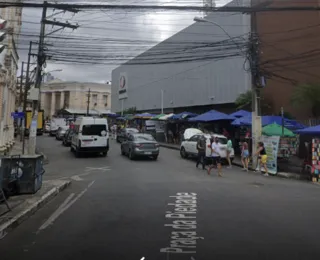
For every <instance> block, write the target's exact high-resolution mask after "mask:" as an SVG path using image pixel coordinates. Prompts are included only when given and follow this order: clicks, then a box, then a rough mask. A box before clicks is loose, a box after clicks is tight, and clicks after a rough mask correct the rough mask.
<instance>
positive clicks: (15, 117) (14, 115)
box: [11, 112, 24, 119]
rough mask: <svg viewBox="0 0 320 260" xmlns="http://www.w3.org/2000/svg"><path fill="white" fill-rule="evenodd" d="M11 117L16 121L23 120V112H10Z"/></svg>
mask: <svg viewBox="0 0 320 260" xmlns="http://www.w3.org/2000/svg"><path fill="white" fill-rule="evenodd" d="M11 116H12V117H13V118H14V119H18V118H24V112H12V113H11Z"/></svg>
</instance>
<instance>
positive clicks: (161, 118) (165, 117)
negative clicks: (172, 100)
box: [159, 113, 174, 120]
mask: <svg viewBox="0 0 320 260" xmlns="http://www.w3.org/2000/svg"><path fill="white" fill-rule="evenodd" d="M173 115H174V114H172V113H171V114H168V115H164V116H162V117H160V118H159V120H168V118H170V117H172V116H173Z"/></svg>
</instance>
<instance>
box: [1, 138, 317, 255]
mask: <svg viewBox="0 0 320 260" xmlns="http://www.w3.org/2000/svg"><path fill="white" fill-rule="evenodd" d="M38 144H39V146H40V148H41V150H42V151H44V152H45V153H47V155H48V157H49V160H50V163H49V165H47V172H46V179H57V178H72V179H73V184H72V186H71V187H70V188H68V189H67V190H66V191H64V192H63V193H61V194H60V195H59V196H57V197H56V198H55V199H54V200H53V201H51V202H50V203H49V204H48V205H46V206H45V207H43V208H42V209H41V210H39V211H38V212H37V213H36V214H35V215H34V216H32V217H31V218H30V219H28V220H27V221H25V222H24V223H23V224H22V225H20V226H19V227H17V228H16V229H15V230H14V231H13V232H11V233H9V234H8V235H7V236H6V237H4V238H3V239H2V240H0V254H1V259H4V260H16V259H33V260H43V259H45V260H71V259H73V260H87V259H94V258H98V259H108V260H109V259H110V260H117V259H119V260H126V259H128V260H141V259H143V257H144V259H145V260H180V259H183V260H184V259H186V260H205V259H208V260H209V259H210V260H212V259H247V260H249V259H254V260H257V259H259V260H263V259H272V260H276V259H281V260H283V259H290V260H295V259H304V260H305V259H308V260H311V259H317V260H318V259H320V251H319V236H320V207H319V205H320V186H319V185H314V184H310V183H305V182H301V181H293V180H285V179H280V178H276V177H262V176H259V175H257V174H254V173H245V172H241V171H240V169H239V168H233V169H232V170H227V169H225V170H224V177H222V178H219V177H218V176H217V175H216V173H215V172H212V175H211V176H208V175H207V174H206V173H205V172H204V171H202V170H200V169H196V168H195V163H194V162H193V161H188V160H183V159H181V158H180V157H179V153H178V152H177V151H174V150H169V149H165V148H162V149H161V154H160V156H159V159H158V161H151V160H137V161H130V160H129V159H128V158H126V157H123V156H121V155H120V148H119V145H118V144H116V143H114V142H111V145H112V149H111V151H110V153H109V155H108V157H107V158H103V157H98V158H97V157H91V158H81V159H76V158H75V157H74V156H73V155H72V154H71V153H70V152H69V148H64V147H62V146H61V144H60V142H57V141H55V140H54V138H49V137H46V136H44V137H42V138H39V139H38ZM171 196H176V197H171ZM170 204H172V205H170ZM161 251H162V252H161ZM168 252H175V253H168Z"/></svg>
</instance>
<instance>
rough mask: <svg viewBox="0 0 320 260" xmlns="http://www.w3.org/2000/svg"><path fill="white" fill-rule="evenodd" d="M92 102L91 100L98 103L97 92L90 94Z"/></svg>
mask: <svg viewBox="0 0 320 260" xmlns="http://www.w3.org/2000/svg"><path fill="white" fill-rule="evenodd" d="M92 102H93V104H96V103H98V95H97V94H93V95H92Z"/></svg>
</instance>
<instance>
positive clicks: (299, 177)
mask: <svg viewBox="0 0 320 260" xmlns="http://www.w3.org/2000/svg"><path fill="white" fill-rule="evenodd" d="M159 145H160V146H161V147H165V148H168V149H173V150H177V151H180V145H177V144H166V143H159ZM232 164H233V165H235V166H238V167H242V164H241V159H240V158H238V157H235V158H234V160H233V162H232ZM250 170H253V169H252V168H250ZM276 176H278V177H281V178H287V179H295V180H307V179H308V177H307V176H305V175H301V174H298V173H292V172H278V173H277V175H276Z"/></svg>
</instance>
